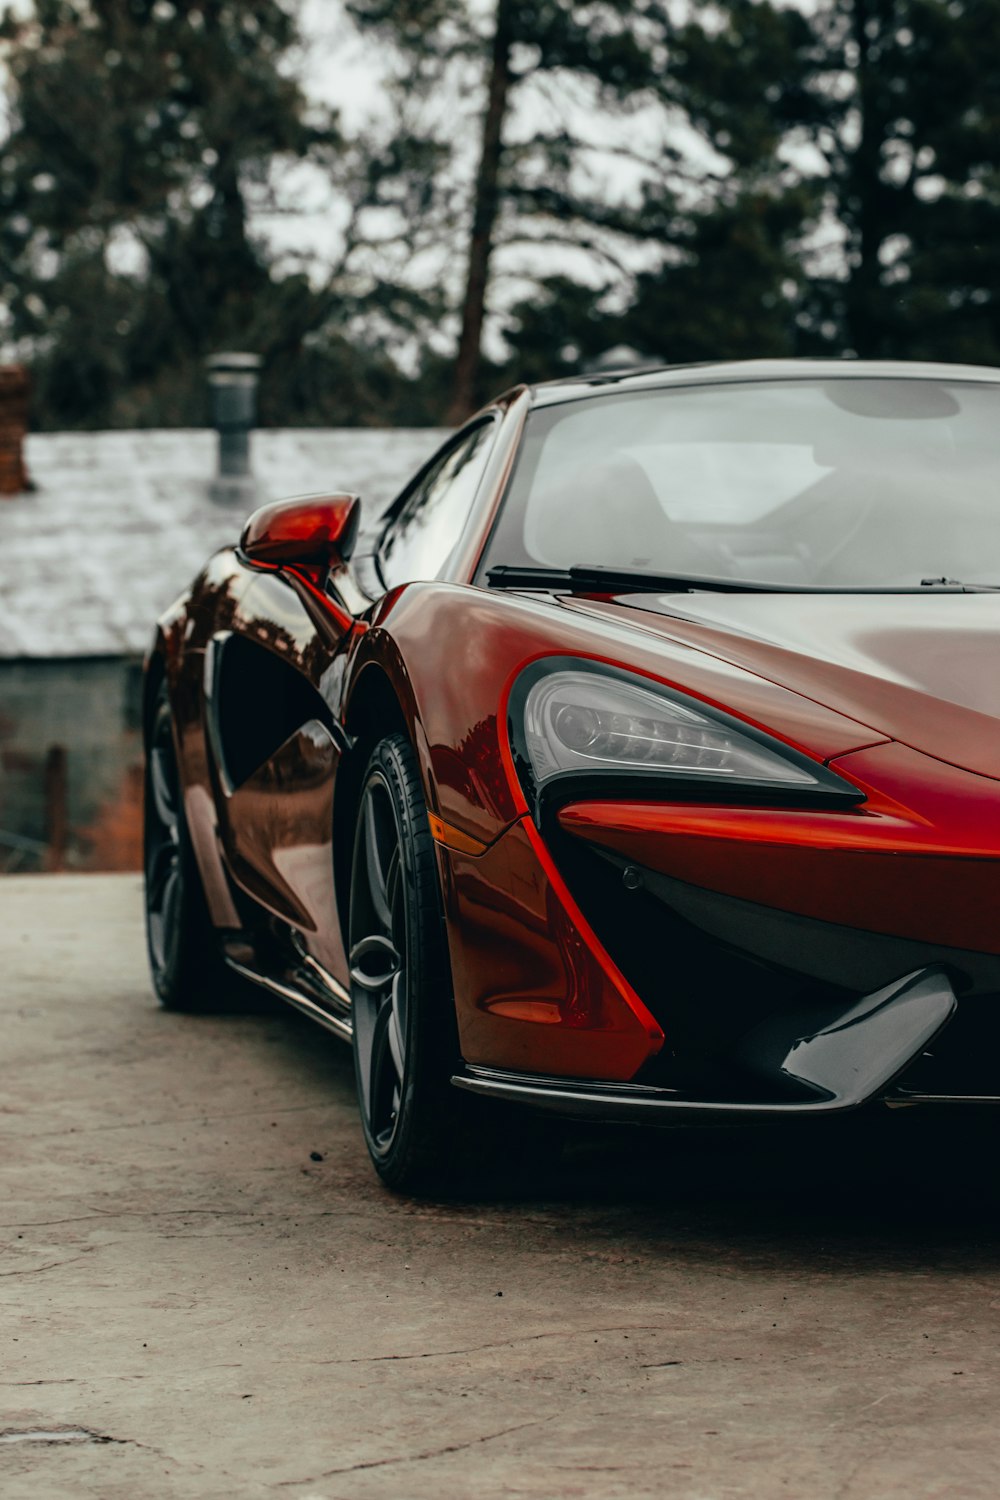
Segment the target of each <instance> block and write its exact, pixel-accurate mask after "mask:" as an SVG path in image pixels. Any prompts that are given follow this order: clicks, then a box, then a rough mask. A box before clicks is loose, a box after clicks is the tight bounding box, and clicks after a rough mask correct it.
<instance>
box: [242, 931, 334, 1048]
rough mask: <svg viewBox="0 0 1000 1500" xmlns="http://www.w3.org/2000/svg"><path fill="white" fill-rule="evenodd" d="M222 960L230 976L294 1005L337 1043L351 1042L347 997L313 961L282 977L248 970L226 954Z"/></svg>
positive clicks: (246, 965)
mask: <svg viewBox="0 0 1000 1500" xmlns="http://www.w3.org/2000/svg"><path fill="white" fill-rule="evenodd" d="M224 957H225V960H226V963H227V965H228V966H229V968H230V969H232V971H233V973H234V974H239V975H240V977H241V978H242V979H247V980H249V981H250V983H251V984H256V985H258V986H259V987H260V988H261V989H263V990H267V991H268V993H269V994H272V995H277V996H278V997H279V998H280V999H282V1000H285V1001H287V1002H288V1004H289V1005H294V1006H295V1009H296V1010H300V1011H301V1012H302V1014H303V1015H306V1016H308V1017H309V1019H310V1020H311V1021H318V1022H319V1024H320V1026H323V1027H325V1028H326V1030H327V1031H332V1032H333V1034H334V1036H338V1037H340V1039H341V1041H343V1042H349V1041H350V1040H351V1036H352V1029H351V997H350V995H349V994H348V992H347V991H346V990H345V989H344V987H343V985H342V984H340V983H339V982H338V981H337V980H336V979H334V977H333V975H332V974H328V973H327V972H326V970H325V969H324V968H323V967H322V965H320V964H318V963H317V962H316V960H315V959H313V958H308V957H305V956H304V957H303V961H302V964H301V966H297V967H296V968H294V969H292V970H289V971H287V972H285V973H282V974H268V973H265V972H264V971H263V970H260V969H254V968H251V966H250V965H249V964H247V963H246V962H244V961H243V959H242V958H236V957H234V956H233V955H232V954H230V953H226V954H225V955H224Z"/></svg>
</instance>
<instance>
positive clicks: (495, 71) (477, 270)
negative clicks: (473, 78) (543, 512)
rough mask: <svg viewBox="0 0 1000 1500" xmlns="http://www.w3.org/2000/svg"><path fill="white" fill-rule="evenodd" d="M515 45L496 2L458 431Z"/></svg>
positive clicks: (471, 405)
mask: <svg viewBox="0 0 1000 1500" xmlns="http://www.w3.org/2000/svg"><path fill="white" fill-rule="evenodd" d="M513 41H514V0H497V8H496V31H495V33H494V37H493V48H492V52H491V58H490V80H489V94H488V97H487V103H486V116H485V119H484V121H483V148H482V154H481V156H480V159H479V169H478V171H477V173H476V188H475V199H474V205H473V213H472V237H471V240H470V244H469V269H468V275H467V278H466V283H465V297H464V299H463V302H462V332H461V336H460V338H459V343H458V357H457V359H456V361H455V374H454V382H453V385H452V397H451V405H450V407H449V408H448V418H447V420H448V421H449V423H451V424H452V425H455V426H457V425H458V423H460V422H463V421H464V420H465V418H466V417H467V416H468V415H469V413H470V412H472V411H473V410H474V409H475V407H476V404H477V403H476V380H477V378H478V375H479V361H480V347H481V344H482V338H483V318H484V315H485V310H486V288H487V285H488V281H489V269H490V255H491V253H492V250H493V235H494V231H495V229H496V221H497V214H498V212H499V208H500V166H501V162H502V159H503V126H504V120H505V119H506V116H507V104H508V99H509V96H510V84H511V71H510V52H511V46H512V45H513Z"/></svg>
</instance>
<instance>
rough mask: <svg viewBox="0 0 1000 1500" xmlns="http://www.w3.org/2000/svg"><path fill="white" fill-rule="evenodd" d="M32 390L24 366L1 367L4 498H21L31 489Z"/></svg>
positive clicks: (0, 445) (0, 469)
mask: <svg viewBox="0 0 1000 1500" xmlns="http://www.w3.org/2000/svg"><path fill="white" fill-rule="evenodd" d="M28 391H29V380H28V372H27V370H26V369H25V367H24V365H0V495H20V494H21V493H22V492H23V491H24V490H27V489H30V488H31V483H30V481H29V479H28V471H27V469H26V468H25V464H24V438H25V434H26V433H27V431H28Z"/></svg>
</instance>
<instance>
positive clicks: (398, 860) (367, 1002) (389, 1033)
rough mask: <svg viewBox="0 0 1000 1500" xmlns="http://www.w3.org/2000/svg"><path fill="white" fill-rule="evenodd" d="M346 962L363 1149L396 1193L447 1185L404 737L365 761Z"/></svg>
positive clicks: (446, 1032) (448, 1151)
mask: <svg viewBox="0 0 1000 1500" xmlns="http://www.w3.org/2000/svg"><path fill="white" fill-rule="evenodd" d="M348 938H349V941H348V950H349V954H350V966H351V1006H352V1014H353V1025H354V1043H353V1046H354V1073H355V1081H356V1084H357V1093H358V1105H359V1108H360V1111H361V1123H362V1128H363V1130H364V1135H365V1143H366V1145H367V1147H368V1153H369V1155H370V1157H371V1160H372V1164H373V1165H374V1167H375V1170H376V1172H377V1173H378V1174H379V1176H380V1177H381V1179H382V1181H383V1182H384V1183H385V1184H386V1185H387V1186H388V1187H390V1188H393V1189H395V1190H396V1191H398V1192H406V1193H419V1192H426V1191H434V1190H436V1189H437V1190H440V1189H443V1188H447V1187H448V1186H450V1185H452V1184H453V1183H454V1180H455V1176H456V1173H457V1171H458V1168H459V1159H460V1142H461V1140H462V1138H463V1136H464V1134H465V1132H464V1131H463V1130H462V1118H463V1115H462V1103H463V1101H462V1098H461V1096H460V1095H459V1093H458V1091H457V1090H456V1089H455V1088H453V1087H452V1085H451V1082H450V1079H451V1075H452V1073H453V1072H454V1070H455V1065H456V1063H457V1062H458V1060H459V1048H458V1028H457V1024H456V1018H455V1007H454V1001H453V998H452V988H451V976H450V968H449V963H448V951H447V940H446V936H445V927H444V914H443V910H442V903H441V890H440V885H439V882H438V871H437V859H436V855H435V850H434V842H433V840H432V838H431V832H430V827H429V825H428V821H427V808H426V804H425V801H424V795H423V789H422V787H421V783H420V775H419V772H418V769H417V762H416V756H415V755H414V752H413V749H412V747H411V745H410V743H409V741H408V739H407V738H406V736H405V735H402V734H393V735H389V736H388V737H387V738H385V739H383V740H381V741H380V743H379V744H378V745H376V747H375V749H374V751H373V752H372V755H371V758H370V760H369V762H368V766H367V769H366V771H365V774H364V779H363V781H362V787H361V799H360V803H359V809H358V821H357V829H356V833H355V840H354V856H353V860H352V865H351V888H350V914H349V933H348Z"/></svg>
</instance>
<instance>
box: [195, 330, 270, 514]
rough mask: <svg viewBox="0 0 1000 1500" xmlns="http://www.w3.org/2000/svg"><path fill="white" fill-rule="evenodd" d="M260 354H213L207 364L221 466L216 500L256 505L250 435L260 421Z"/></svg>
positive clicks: (213, 492) (214, 486)
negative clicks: (258, 402) (251, 465)
mask: <svg viewBox="0 0 1000 1500" xmlns="http://www.w3.org/2000/svg"><path fill="white" fill-rule="evenodd" d="M260 366H261V360H260V356H259V355H258V354H243V353H228V354H213V355H211V356H210V357H209V358H208V359H206V361H205V368H206V370H207V371H208V390H209V398H210V401H211V410H212V426H213V427H214V428H215V429H216V431H217V432H218V434H219V467H218V473H217V474H216V477H215V479H214V480H213V481H212V486H211V495H212V499H213V500H218V501H221V502H223V503H229V502H236V501H239V502H240V503H242V504H243V505H249V504H252V503H253V501H254V499H255V498H256V492H257V487H256V484H255V483H254V479H253V475H252V473H251V469H250V433H251V432H252V431H253V428H254V426H255V425H256V421H257V382H258V380H259V372H260Z"/></svg>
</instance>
